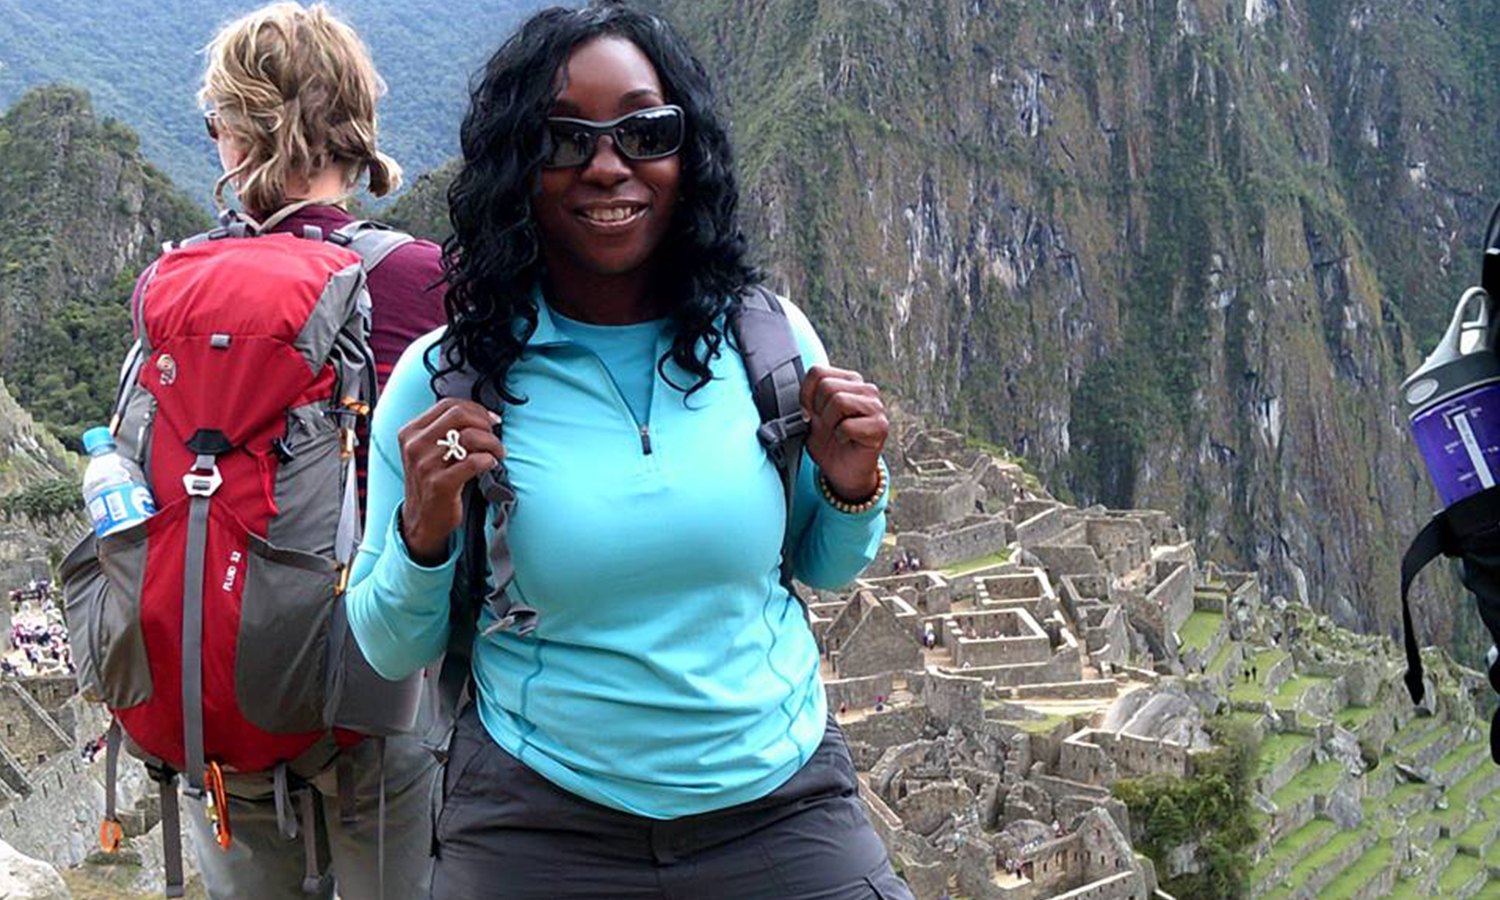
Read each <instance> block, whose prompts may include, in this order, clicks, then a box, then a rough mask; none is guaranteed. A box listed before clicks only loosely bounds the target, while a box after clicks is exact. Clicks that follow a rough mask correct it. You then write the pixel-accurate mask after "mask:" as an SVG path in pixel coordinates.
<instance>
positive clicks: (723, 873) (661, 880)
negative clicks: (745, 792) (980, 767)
mask: <svg viewBox="0 0 1500 900" xmlns="http://www.w3.org/2000/svg"><path fill="white" fill-rule="evenodd" d="M450 750H451V752H450V755H449V765H448V770H447V774H446V775H445V777H444V789H443V793H444V800H443V806H442V811H441V812H440V813H439V815H438V821H437V834H436V837H437V843H438V850H437V863H436V867H435V869H434V871H433V884H432V900H912V894H911V891H910V889H909V888H908V887H907V886H906V883H905V882H903V881H902V880H901V879H900V878H899V877H898V876H897V875H896V874H895V872H894V871H892V869H891V864H890V861H889V860H888V859H887V857H886V852H885V847H884V846H883V845H882V844H881V842H880V838H879V837H877V836H876V834H875V831H874V830H873V829H872V828H871V827H870V822H869V820H868V819H867V818H866V817H865V812H864V808H863V806H862V804H861V803H860V801H859V797H858V796H857V790H858V782H856V780H855V776H854V765H853V763H852V762H851V760H850V758H849V748H848V746H847V745H846V744H845V743H844V737H843V733H842V732H840V731H839V728H838V726H837V725H836V724H834V723H833V722H831V721H830V722H829V725H828V731H827V733H826V734H825V735H824V738H823V743H822V746H820V747H819V748H818V750H817V752H816V753H814V754H813V756H812V758H811V759H809V760H808V761H807V764H806V765H804V766H803V767H802V769H801V771H799V772H798V773H797V774H796V775H794V776H792V778H791V780H790V781H788V782H787V783H786V784H784V785H782V786H781V787H779V788H777V789H776V790H775V791H772V792H771V793H770V794H769V795H768V796H766V797H763V798H762V799H760V800H756V801H753V802H751V803H746V804H742V805H740V806H735V807H730V808H729V809H725V810H720V811H718V812H713V813H706V814H703V815H697V816H687V817H684V818H681V819H672V820H666V821H660V820H655V819H646V818H640V817H638V816H632V815H629V814H627V813H623V812H619V811H617V810H613V809H608V808H606V807H603V806H599V805H597V804H594V803H591V802H589V801H587V800H584V799H583V798H581V797H578V796H576V795H574V794H572V793H570V792H568V791H566V790H564V789H562V788H560V787H557V786H556V785H554V784H552V783H551V782H550V781H547V780H546V779H545V778H543V777H541V776H540V775H537V774H536V773H534V772H533V771H532V770H531V769H529V768H528V767H527V766H526V765H525V764H523V763H520V762H518V761H517V760H516V759H515V758H514V757H512V756H511V755H510V754H508V753H506V752H505V751H504V750H502V749H501V748H500V747H499V746H498V745H497V744H496V743H495V742H494V741H493V740H492V739H491V738H490V736H489V734H488V733H487V732H486V731H485V730H484V726H483V725H481V724H480V722H479V717H478V715H477V714H476V713H475V711H474V707H473V706H472V705H471V706H470V707H469V709H468V710H467V711H466V712H465V713H464V715H463V716H462V717H461V718H460V719H459V724H458V730H457V733H456V734H455V735H454V738H453V745H452V747H451V748H450Z"/></svg>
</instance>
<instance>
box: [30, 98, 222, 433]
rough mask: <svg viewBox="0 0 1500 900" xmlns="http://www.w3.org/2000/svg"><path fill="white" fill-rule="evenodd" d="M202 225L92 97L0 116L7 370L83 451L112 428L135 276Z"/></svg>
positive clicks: (40, 103)
mask: <svg viewBox="0 0 1500 900" xmlns="http://www.w3.org/2000/svg"><path fill="white" fill-rule="evenodd" d="M207 225H208V219H207V216H205V215H204V214H203V213H202V212H201V211H200V210H199V209H198V208H197V207H196V205H195V204H193V202H192V201H191V200H189V199H188V198H187V197H186V196H184V195H183V194H181V193H180V192H179V191H177V189H176V188H174V187H173V186H172V184H171V182H170V181H169V180H168V179H167V177H166V176H165V175H163V174H162V173H161V172H159V171H157V170H156V169H155V168H154V167H152V166H151V165H150V164H148V163H146V162H144V161H143V160H142V159H141V154H140V148H139V145H138V142H137V140H136V136H135V134H134V132H132V131H131V130H130V129H128V128H126V127H125V126H124V125H122V124H120V123H119V122H117V121H114V120H111V119H105V120H102V121H101V120H99V119H98V118H96V116H95V115H94V111H93V107H92V104H91V103H90V101H89V98H88V97H87V95H85V94H83V93H82V92H80V91H78V90H75V89H72V88H61V87H49V88H41V89H38V90H35V91H32V92H31V93H29V94H27V95H26V96H25V97H24V98H23V99H22V100H21V101H20V102H19V103H17V104H16V105H15V106H14V107H12V108H11V109H10V110H9V111H8V112H6V113H5V114H4V115H3V116H0V371H3V372H4V374H5V377H6V382H7V384H8V385H9V387H10V389H11V391H12V392H13V393H14V394H15V395H16V399H17V400H19V401H20V403H21V405H22V406H24V407H26V408H27V409H29V410H31V411H32V413H33V415H35V416H36V417H37V419H38V420H39V421H41V422H42V423H44V424H46V425H48V426H49V427H51V428H52V429H53V430H54V431H55V432H56V433H57V434H58V435H59V436H61V437H63V438H65V439H67V440H70V441H74V442H76V440H77V438H78V435H79V434H81V432H82V430H83V429H84V428H87V427H88V426H90V425H97V424H103V423H104V422H106V421H108V418H109V407H110V403H111V401H112V400H113V398H114V388H115V383H116V380H117V378H118V371H119V370H118V366H119V363H120V361H121V360H122V359H123V358H124V356H125V351H126V349H127V348H128V347H129V344H130V334H131V328H130V312H129V305H128V299H129V295H130V290H131V287H132V285H133V284H134V282H135V275H136V273H137V272H139V271H140V270H141V268H143V267H144V266H145V265H146V263H147V262H149V261H150V260H151V259H153V258H155V256H156V255H157V254H158V253H159V252H160V251H161V245H162V243H163V242H165V241H169V240H176V239H178V238H182V237H186V236H188V235H191V234H194V233H196V232H199V231H202V230H203V229H204V228H205V227H207Z"/></svg>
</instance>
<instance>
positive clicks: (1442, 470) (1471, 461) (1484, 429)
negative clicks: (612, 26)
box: [1411, 385, 1500, 506]
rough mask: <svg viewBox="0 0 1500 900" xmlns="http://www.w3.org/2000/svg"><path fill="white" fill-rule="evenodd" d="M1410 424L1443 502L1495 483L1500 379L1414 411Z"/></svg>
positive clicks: (1499, 469) (1499, 457) (1499, 471)
mask: <svg viewBox="0 0 1500 900" xmlns="http://www.w3.org/2000/svg"><path fill="white" fill-rule="evenodd" d="M1411 428H1412V436H1413V437H1414V438H1415V439H1416V442H1417V447H1418V449H1420V450H1421V451H1422V459H1423V461H1424V462H1426V463H1427V472H1428V474H1429V475H1431V476H1432V483H1433V486H1434V487H1436V488H1437V491H1438V495H1439V496H1440V497H1442V498H1443V503H1444V504H1447V505H1450V506H1451V505H1452V504H1453V503H1455V502H1456V501H1458V500H1462V499H1463V498H1465V497H1468V496H1470V495H1472V494H1477V493H1479V492H1480V491H1482V490H1484V489H1485V488H1488V487H1494V485H1495V484H1496V481H1497V476H1500V385H1488V386H1485V387H1482V388H1479V389H1478V390H1474V391H1470V392H1468V393H1467V394H1462V395H1460V396H1458V397H1455V398H1453V399H1451V400H1448V401H1445V402H1443V403H1439V404H1438V405H1437V406H1434V407H1433V408H1432V409H1429V410H1425V411H1424V412H1422V413H1421V414H1419V415H1417V416H1416V417H1414V418H1413V419H1412V423H1411Z"/></svg>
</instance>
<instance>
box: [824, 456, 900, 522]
mask: <svg viewBox="0 0 1500 900" xmlns="http://www.w3.org/2000/svg"><path fill="white" fill-rule="evenodd" d="M818 490H820V491H822V492H823V499H824V500H827V501H828V505H829V506H831V507H833V508H834V509H836V510H838V511H839V512H841V513H846V514H848V515H851V516H855V515H859V514H860V513H867V512H869V511H870V510H872V509H874V508H875V504H877V503H879V502H880V498H881V497H884V496H885V467H884V466H877V467H876V468H875V490H873V491H871V492H870V497H869V499H867V500H864V501H862V502H860V503H850V502H849V501H848V500H842V499H840V498H839V496H838V494H835V493H834V492H833V486H832V485H830V484H829V483H828V478H827V477H826V476H824V475H823V473H822V472H819V473H818Z"/></svg>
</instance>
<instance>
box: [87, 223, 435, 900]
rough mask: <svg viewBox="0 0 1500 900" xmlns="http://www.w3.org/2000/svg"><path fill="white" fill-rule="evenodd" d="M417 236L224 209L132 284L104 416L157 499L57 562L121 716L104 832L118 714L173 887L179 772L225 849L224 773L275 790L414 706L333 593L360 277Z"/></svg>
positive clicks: (357, 353) (109, 822)
mask: <svg viewBox="0 0 1500 900" xmlns="http://www.w3.org/2000/svg"><path fill="white" fill-rule="evenodd" d="M409 240H410V238H409V237H407V236H406V235H402V234H400V233H398V232H393V231H389V230H387V229H384V228H383V227H381V226H377V225H374V224H372V223H363V222H359V223H354V224H352V225H350V226H346V227H345V228H343V229H340V230H339V231H337V232H334V233H332V234H329V235H326V236H325V235H324V234H322V233H321V231H320V230H319V229H316V228H306V229H304V230H303V232H302V233H301V234H300V235H298V234H258V233H257V229H256V228H255V226H254V225H253V224H252V223H249V222H246V221H243V220H238V219H234V218H231V217H226V220H225V223H224V225H223V226H222V227H220V228H218V229H216V230H214V231H212V232H209V233H208V234H205V235H200V236H198V237H195V238H192V239H190V240H187V241H184V242H182V243H181V244H178V245H175V246H172V247H169V248H168V250H167V252H166V253H165V255H163V256H162V257H161V258H160V259H159V260H158V261H157V262H156V263H155V264H154V265H153V266H152V268H151V269H150V270H148V273H147V276H146V278H145V279H144V283H143V288H142V290H141V291H140V292H139V295H138V303H137V305H136V309H135V311H134V312H135V325H136V333H137V337H138V340H137V343H136V346H135V347H134V348H133V350H132V352H131V355H130V357H129V358H128V359H127V361H126V364H125V366H124V368H123V372H124V375H123V377H122V382H121V387H120V395H119V399H118V402H117V404H116V414H115V417H114V421H113V422H112V423H111V424H112V429H113V430H114V432H115V435H116V443H117V445H118V447H119V452H120V453H121V455H122V456H124V457H125V458H127V459H129V460H134V461H135V462H136V464H137V465H138V466H139V467H140V469H141V472H142V474H143V475H144V477H145V481H146V483H147V485H148V486H149V488H150V489H151V492H152V494H153V496H154V498H155V502H156V508H157V512H156V513H155V515H152V516H151V517H150V518H148V519H146V520H145V521H143V522H141V523H139V524H137V525H135V526H133V527H131V528H129V529H127V530H125V531H123V532H120V533H115V534H110V535H108V536H106V537H104V538H100V539H96V538H95V537H94V536H93V534H92V533H91V534H89V535H88V536H86V537H85V538H84V540H83V541H82V542H80V543H79V545H78V546H77V547H76V548H75V549H74V550H73V551H72V552H71V553H70V554H69V555H68V558H67V559H66V560H65V561H64V563H63V569H62V575H63V585H64V592H65V596H66V600H67V612H68V626H69V630H70V632H71V637H72V646H73V648H74V658H75V664H76V665H77V667H78V681H79V685H80V688H81V689H82V690H83V691H84V692H85V695H86V696H92V697H93V698H96V699H99V700H102V701H103V702H104V703H106V704H107V705H108V706H109V708H110V710H111V712H112V713H113V714H114V716H115V720H116V723H115V726H114V727H112V728H111V733H110V744H109V755H108V762H107V767H108V769H109V771H108V773H107V779H108V780H109V781H110V785H109V790H108V800H107V803H108V805H109V807H110V808H109V809H108V810H107V811H106V822H105V825H104V830H103V832H102V834H101V841H102V842H103V843H104V844H105V846H106V849H108V848H109V847H110V846H111V845H118V842H119V838H120V828H119V825H118V823H116V822H115V821H114V810H113V805H114V789H113V780H114V763H115V759H116V756H117V751H118V746H119V743H120V729H121V727H123V731H124V736H125V738H126V739H127V746H128V748H129V749H130V751H131V752H132V753H133V754H135V755H137V756H139V757H140V758H142V759H143V760H145V761H146V763H147V767H148V769H149V770H150V771H151V773H152V775H153V777H155V778H156V779H157V780H158V781H159V782H160V783H161V786H162V798H163V816H164V819H165V821H164V825H165V827H164V829H163V833H164V836H165V839H166V840H167V841H168V847H167V858H168V873H167V874H168V896H180V891H181V887H180V883H181V870H180V865H181V860H180V847H177V846H176V838H177V828H176V824H177V823H176V822H175V821H171V818H175V811H176V796H175V791H176V787H175V785H176V781H177V776H178V775H180V776H181V777H182V780H183V781H184V782H185V787H184V792H185V793H187V794H188V795H189V796H191V797H194V798H203V799H205V800H207V801H208V810H207V812H208V814H209V816H210V818H211V819H213V820H214V823H215V828H216V832H217V833H218V836H219V842H220V843H221V844H222V845H224V846H225V847H227V846H228V845H229V842H230V823H229V822H228V819H227V816H226V815H224V814H222V812H221V811H222V810H224V809H225V807H224V794H223V791H224V787H223V773H225V772H265V771H274V772H275V774H276V779H275V781H276V785H277V789H278V791H279V792H281V793H285V790H286V788H285V785H286V784H287V782H288V780H289V778H288V776H287V773H288V767H295V766H296V765H297V763H298V758H299V757H301V756H303V754H305V753H308V751H310V750H312V749H315V748H321V749H320V752H326V750H327V746H328V742H327V741H325V740H324V739H325V738H326V737H327V736H328V735H329V733H330V732H332V731H335V730H340V731H345V732H350V733H352V734H353V735H355V736H357V735H387V734H395V733H399V732H403V731H406V730H409V729H410V728H411V726H412V724H413V721H414V719H415V715H416V709H417V704H418V699H419V696H420V688H421V685H420V680H421V676H420V673H418V674H417V675H416V676H413V677H412V678H409V679H406V680H405V681H403V682H399V683H391V682H387V681H385V680H383V679H381V678H380V677H379V676H378V675H376V674H375V673H374V671H373V670H372V669H371V668H370V666H369V664H368V663H367V662H366V661H365V660H364V657H363V655H362V654H361V653H360V651H359V648H358V646H357V644H356V643H355V641H354V638H353V635H352V634H350V632H349V628H348V622H347V619H346V618H345V609H344V602H343V592H344V589H345V587H346V586H347V584H348V578H349V570H350V566H351V565H352V564H353V559H354V553H355V550H356V549H357V547H358V543H359V537H360V535H359V528H360V521H359V520H360V510H359V503H358V493H357V483H356V476H355V458H354V446H355V434H356V427H357V425H358V424H359V423H360V421H361V420H362V419H363V418H364V417H366V416H368V414H369V412H370V407H371V406H372V405H373V404H374V402H375V384H376V382H375V364H374V359H373V357H372V355H371V353H370V349H369V345H368V342H367V335H368V331H369V303H370V301H369V294H368V292H367V291H366V288H365V279H366V273H367V271H368V270H370V269H373V268H374V267H375V266H376V265H378V264H379V262H380V261H381V260H382V259H384V258H385V256H386V255H387V254H389V253H390V252H391V251H392V250H394V249H396V248H397V247H399V246H400V245H401V244H404V243H405V242H407V241H409ZM339 737H340V738H342V740H341V743H346V744H347V743H348V742H349V740H350V737H349V735H348V734H340V735H339ZM291 771H293V772H294V773H295V771H296V770H295V768H293V769H292V770H291ZM290 780H292V781H293V782H294V783H295V778H292V779H290ZM341 781H342V779H341ZM283 799H285V798H284V797H282V796H280V795H278V800H279V801H280V800H283ZM310 825H311V823H310V822H309V823H304V826H310ZM292 831H293V833H295V828H293V829H292ZM174 882H175V883H174ZM174 889H175V893H174Z"/></svg>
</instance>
